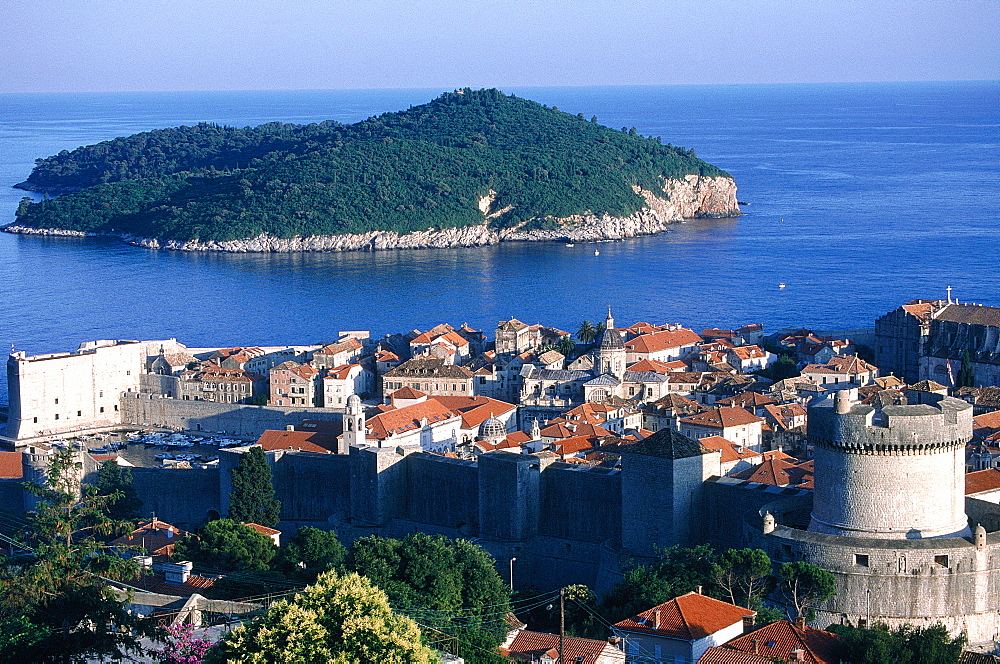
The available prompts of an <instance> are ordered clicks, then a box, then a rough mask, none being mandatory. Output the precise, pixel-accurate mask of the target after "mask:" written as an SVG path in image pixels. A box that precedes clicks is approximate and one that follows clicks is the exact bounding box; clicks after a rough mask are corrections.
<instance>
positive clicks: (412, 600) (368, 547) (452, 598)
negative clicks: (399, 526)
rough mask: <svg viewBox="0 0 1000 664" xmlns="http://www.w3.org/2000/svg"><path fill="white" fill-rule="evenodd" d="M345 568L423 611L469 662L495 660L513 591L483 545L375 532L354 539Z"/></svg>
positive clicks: (404, 607) (405, 608) (401, 602)
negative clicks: (398, 536) (380, 535)
mask: <svg viewBox="0 0 1000 664" xmlns="http://www.w3.org/2000/svg"><path fill="white" fill-rule="evenodd" d="M344 567H345V568H346V569H347V570H352V571H357V572H359V573H363V574H364V575H365V576H367V577H368V578H369V579H371V580H372V582H373V583H374V584H375V585H377V586H378V587H379V588H381V589H382V590H384V591H385V592H386V594H387V595H388V596H389V600H390V601H391V602H393V604H394V605H396V606H398V607H400V609H401V610H402V611H403V612H404V613H408V612H415V613H416V614H418V615H421V616H423V618H422V620H421V622H423V623H424V624H425V625H426V626H427V627H428V628H430V629H431V630H432V631H433V633H434V634H437V635H442V634H445V635H448V636H450V637H452V638H453V643H456V644H457V648H458V652H457V653H456V654H458V655H460V656H462V657H464V658H465V659H466V660H467V661H469V662H493V661H495V659H496V658H495V657H494V656H493V653H494V652H495V649H496V647H497V646H498V645H499V644H500V643H501V642H502V641H503V638H504V635H505V633H506V626H505V623H504V621H503V616H504V614H505V613H507V612H508V611H510V605H509V591H508V589H507V586H506V584H505V583H504V582H503V580H502V579H501V578H500V575H499V573H498V572H497V569H496V567H495V562H494V560H493V558H491V557H490V555H489V554H487V553H486V552H485V551H483V550H482V549H481V548H480V547H478V546H477V545H475V544H473V543H472V542H469V541H468V540H462V539H456V540H451V539H447V538H445V537H441V536H431V535H426V534H423V533H414V534H412V535H408V536H407V537H406V538H404V539H403V540H393V539H387V538H382V537H378V536H369V537H363V538H361V539H358V540H356V541H355V542H354V544H353V545H352V546H351V548H350V550H349V551H348V555H347V558H346V559H345V562H344ZM451 647H454V645H453V646H451Z"/></svg>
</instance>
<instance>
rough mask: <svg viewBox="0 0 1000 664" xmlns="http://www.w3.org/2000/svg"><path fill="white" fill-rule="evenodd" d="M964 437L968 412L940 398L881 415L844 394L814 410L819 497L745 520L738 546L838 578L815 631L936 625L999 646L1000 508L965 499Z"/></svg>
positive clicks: (791, 501)
mask: <svg viewBox="0 0 1000 664" xmlns="http://www.w3.org/2000/svg"><path fill="white" fill-rule="evenodd" d="M971 431H972V420H971V406H970V405H969V404H967V403H965V402H963V401H960V400H958V399H952V398H950V397H942V396H939V395H927V396H926V397H925V403H921V404H914V405H909V406H890V407H886V408H883V409H881V412H879V411H876V410H875V409H871V408H869V407H867V406H861V405H856V404H853V403H851V402H850V401H849V398H848V395H847V394H846V393H845V392H841V393H839V394H838V395H837V398H836V399H826V400H824V401H820V402H817V403H814V404H813V405H812V406H811V407H810V410H809V436H810V440H811V441H812V442H813V443H814V445H815V447H816V461H815V469H816V475H815V485H816V488H815V491H814V492H813V494H812V495H809V494H804V495H799V496H792V497H785V498H779V499H778V500H775V501H773V502H771V503H768V504H764V505H759V503H758V507H757V509H754V510H751V511H748V512H744V515H743V523H742V529H743V534H744V541H745V542H747V543H748V544H750V545H751V546H755V547H759V548H761V549H764V550H765V551H767V553H768V554H769V555H770V556H771V557H772V559H773V560H775V561H776V562H778V563H781V562H789V561H794V560H803V561H805V562H808V563H812V564H815V565H819V566H820V567H823V568H824V569H827V570H829V571H831V572H832V573H833V574H834V576H835V578H836V580H837V591H836V594H835V595H834V596H833V597H832V598H830V599H829V600H827V601H826V602H825V603H824V604H823V605H821V606H820V607H819V610H818V617H817V620H816V624H817V625H820V626H823V625H826V624H829V623H831V622H850V623H852V624H858V623H859V622H864V621H869V620H871V621H881V622H885V623H888V624H890V625H894V626H898V625H902V624H905V623H912V624H917V625H929V624H933V623H936V622H941V623H943V624H945V625H946V626H947V627H948V628H949V630H951V631H952V632H953V633H955V634H958V633H960V632H962V631H965V632H966V633H967V634H968V636H969V639H970V640H971V641H972V642H977V641H990V640H994V639H996V638H997V637H998V635H1000V532H997V531H996V527H997V526H1000V507H998V506H996V505H992V504H990V503H985V502H983V501H979V500H974V499H966V498H965V497H964V483H963V473H964V465H963V464H961V463H956V457H957V458H958V459H959V460H960V459H961V456H960V455H961V451H962V449H963V448H964V443H965V441H967V440H968V439H969V438H971ZM724 491H725V487H721V486H720V487H717V488H714V489H713V490H712V493H716V494H719V493H723V492H724ZM967 514H968V515H971V516H972V517H973V519H975V523H976V526H975V530H974V532H972V531H970V528H969V518H968V516H967ZM807 524H808V528H807ZM984 524H985V525H988V526H990V527H991V529H992V530H993V532H987V529H986V527H984Z"/></svg>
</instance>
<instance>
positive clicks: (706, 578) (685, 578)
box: [601, 544, 720, 622]
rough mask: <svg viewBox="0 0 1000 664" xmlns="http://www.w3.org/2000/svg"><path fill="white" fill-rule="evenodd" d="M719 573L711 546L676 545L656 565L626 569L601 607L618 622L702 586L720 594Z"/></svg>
mask: <svg viewBox="0 0 1000 664" xmlns="http://www.w3.org/2000/svg"><path fill="white" fill-rule="evenodd" d="M718 576H719V569H718V565H717V563H716V561H715V552H714V551H712V548H711V547H710V546H708V545H705V544H701V545H698V546H694V547H689V548H684V547H679V546H672V547H670V548H668V549H664V550H663V551H662V552H661V554H660V556H659V559H658V560H657V562H655V563H654V564H652V565H649V566H636V567H632V568H630V569H628V570H626V572H625V575H624V577H623V579H622V580H621V581H620V582H618V583H617V584H616V585H615V586H614V587H613V588H612V589H611V591H610V592H609V593H608V594H607V595H605V597H604V599H603V601H602V603H601V607H602V610H603V612H604V613H605V615H606V616H607V617H608V618H610V619H611V622H618V621H619V620H623V619H625V618H628V617H630V616H634V615H635V614H637V613H639V612H641V611H645V610H646V609H649V608H652V607H654V606H656V605H658V604H662V603H664V602H666V601H668V600H671V599H673V598H674V597H677V596H678V595H683V594H684V593H689V592H691V591H692V590H695V589H696V588H697V587H698V586H701V587H702V592H704V593H706V594H711V595H719V594H720V593H719V592H718V591H717V589H716V588H715V582H716V579H717V578H718Z"/></svg>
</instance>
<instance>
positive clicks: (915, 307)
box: [900, 300, 945, 323]
mask: <svg viewBox="0 0 1000 664" xmlns="http://www.w3.org/2000/svg"><path fill="white" fill-rule="evenodd" d="M944 303H945V302H944V300H913V301H911V302H907V303H906V304H904V305H903V306H902V307H900V308H901V309H902V310H903V311H905V312H906V313H908V314H910V315H911V316H913V317H914V318H916V319H917V320H919V321H920V322H922V323H926V322H927V321H929V320H930V319H931V314H932V313H933V312H934V310H935V309H936V308H937V307H940V306H941V305H943V304H944Z"/></svg>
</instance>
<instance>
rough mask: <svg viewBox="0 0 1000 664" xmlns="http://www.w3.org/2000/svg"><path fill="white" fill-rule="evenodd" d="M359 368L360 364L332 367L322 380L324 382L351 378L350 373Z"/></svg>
mask: <svg viewBox="0 0 1000 664" xmlns="http://www.w3.org/2000/svg"><path fill="white" fill-rule="evenodd" d="M360 367H361V365H360V364H341V365H340V366H339V367H334V368H332V369H330V370H329V372H328V373H327V375H326V376H324V378H323V380H326V379H327V378H332V379H335V380H346V379H348V378H350V377H351V372H352V371H353V370H354V369H355V368H360Z"/></svg>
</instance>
